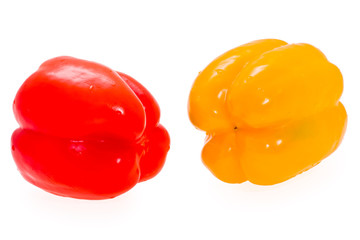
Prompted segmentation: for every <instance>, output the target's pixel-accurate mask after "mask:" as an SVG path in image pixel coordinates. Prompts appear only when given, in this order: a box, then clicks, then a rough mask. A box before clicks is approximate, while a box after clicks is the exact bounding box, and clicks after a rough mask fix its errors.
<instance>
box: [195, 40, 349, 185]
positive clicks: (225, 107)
mask: <svg viewBox="0 0 360 240" xmlns="http://www.w3.org/2000/svg"><path fill="white" fill-rule="evenodd" d="M342 91H343V79H342V75H341V72H340V70H339V69H338V68H337V67H336V66H335V65H334V64H332V63H330V62H329V61H328V60H327V58H326V57H325V55H324V54H323V53H322V52H321V51H320V50H319V49H317V48H315V47H313V46H311V45H309V44H304V43H300V44H288V43H286V42H284V41H281V40H276V39H264V40H257V41H253V42H250V43H247V44H244V45H242V46H239V47H237V48H234V49H232V50H230V51H228V52H226V53H224V54H222V55H221V56H219V57H218V58H216V59H215V60H214V61H212V62H211V63H210V64H209V65H208V66H207V67H206V68H205V69H204V70H203V71H202V72H200V73H199V75H198V77H197V78H196V80H195V82H194V84H193V86H192V89H191V91H190V96H189V101H188V113H189V118H190V120H191V122H192V124H193V125H194V126H195V127H196V128H198V129H200V130H202V131H205V132H206V134H207V137H206V142H205V146H204V148H203V150H202V160H203V163H204V164H205V165H206V166H207V168H208V169H209V170H210V171H211V172H212V173H213V174H214V175H215V176H216V177H217V178H218V179H220V180H222V181H224V182H227V183H242V182H245V181H250V182H252V183H254V184H258V185H272V184H277V183H280V182H283V181H286V180H288V179H290V178H292V177H294V176H296V175H298V174H300V173H302V172H304V171H306V170H308V169H310V168H311V167H313V166H315V165H317V164H318V163H319V162H320V161H321V160H322V159H324V158H326V157H327V156H329V155H330V154H331V153H332V152H334V151H335V150H336V148H337V147H338V146H339V144H340V143H341V140H342V138H343V136H344V134H345V130H346V124H347V114H346V111H345V108H344V106H343V105H342V103H341V102H340V101H339V99H340V97H341V94H342Z"/></svg>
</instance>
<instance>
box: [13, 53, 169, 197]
mask: <svg viewBox="0 0 360 240" xmlns="http://www.w3.org/2000/svg"><path fill="white" fill-rule="evenodd" d="M13 109H14V113H15V117H16V120H17V121H18V123H19V124H20V128H18V129H17V130H15V131H14V133H13V135H12V139H11V142H12V154H13V157H14V159H15V163H16V165H17V167H18V169H19V171H20V173H21V174H22V175H23V177H24V178H25V179H26V180H27V181H29V182H30V183H32V184H34V185H36V186H38V187H40V188H42V189H44V190H46V191H48V192H51V193H54V194H56V195H60V196H67V197H73V198H81V199H106V198H113V197H116V196H118V195H119V194H122V193H124V192H126V191H128V190H129V189H130V188H132V187H133V186H134V185H135V184H136V183H138V182H140V181H145V180H148V179H150V178H152V177H154V176H155V175H156V174H157V173H158V172H159V171H160V170H161V168H162V167H163V165H164V162H165V158H166V154H167V152H168V150H169V147H170V138H169V135H168V133H167V131H166V129H165V128H164V127H163V126H162V125H161V124H159V119H160V109H159V105H158V104H157V102H156V100H155V99H154V97H153V96H152V95H151V94H150V93H149V91H148V90H147V89H146V88H145V87H144V86H142V85H141V84H140V83H138V82H137V81H136V80H134V79H133V78H132V77H130V76H128V75H126V74H124V73H120V72H115V71H113V70H111V69H110V68H108V67H106V66H103V65H101V64H98V63H94V62H89V61H85V60H80V59H76V58H72V57H57V58H54V59H50V60H48V61H46V62H44V63H43V64H42V65H41V66H40V68H39V69H38V70H37V71H36V72H35V73H34V74H32V75H31V76H30V77H29V78H28V79H27V80H26V81H25V82H24V84H23V85H22V86H21V88H20V89H19V91H18V93H17V95H16V97H15V101H14V104H13Z"/></svg>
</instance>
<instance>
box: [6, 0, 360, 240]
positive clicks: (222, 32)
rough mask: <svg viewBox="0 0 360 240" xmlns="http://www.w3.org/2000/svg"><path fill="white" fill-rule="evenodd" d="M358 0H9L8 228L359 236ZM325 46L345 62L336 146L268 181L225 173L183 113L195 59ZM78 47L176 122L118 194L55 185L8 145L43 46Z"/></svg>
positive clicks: (34, 232) (170, 235)
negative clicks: (265, 43)
mask: <svg viewBox="0 0 360 240" xmlns="http://www.w3.org/2000/svg"><path fill="white" fill-rule="evenodd" d="M357 2H358V1H357V0H354V1H346V0H339V1H331V0H327V1H316V0H312V1H306V0H301V1H289V0H287V1H276V0H271V1H265V0H264V1H252V0H247V1H220V0H218V1H210V0H208V1H195V0H193V1H176V2H175V1H155V0H151V1H120V0H119V1H112V2H110V1H90V0H88V1H75V0H71V1H64V0H63V1H58V2H55V1H34V0H31V1H15V0H14V1H10V0H9V1H6V0H1V2H0V81H1V87H0V98H1V99H0V107H1V109H0V114H1V118H0V121H1V124H0V150H1V151H0V154H1V155H0V184H1V185H0V221H1V223H0V239H246V240H248V239H360V233H359V231H360V230H359V227H360V197H359V191H360V187H359V183H360V174H359V171H360V155H359V151H360V150H359V142H360V141H359V135H360V127H359V126H360V114H359V112H360V94H359V87H360V86H359V70H360V67H359V66H360V65H359V64H360V60H359V54H360V47H359V45H360V37H359V35H358V34H359V25H360V14H359V6H357V4H356V3H357ZM261 38H279V39H282V40H285V41H287V42H290V43H295V42H306V43H310V44H313V45H314V46H316V47H318V48H320V49H321V50H322V51H323V52H324V53H325V54H326V55H327V57H328V58H329V60H330V61H332V62H333V63H335V64H336V65H337V66H338V67H339V68H340V69H341V71H342V73H343V76H344V82H345V90H344V94H343V97H342V102H343V103H344V105H345V107H346V109H347V111H348V115H349V123H348V129H347V133H346V135H345V139H344V141H343V143H342V145H341V146H340V148H339V149H338V150H337V151H336V152H335V153H334V154H332V155H331V156H330V157H328V158H327V159H326V160H324V161H323V162H322V163H321V164H319V165H318V166H316V167H315V168H313V169H311V170H310V171H308V172H306V173H303V174H301V175H300V176H297V177H296V178H294V179H292V180H290V181H287V182H285V183H281V184H278V185H275V186H270V187H261V186H256V185H252V184H250V183H244V184H240V185H230V184H225V183H222V182H221V181H219V180H217V179H216V178H215V177H213V176H212V175H211V174H210V172H209V171H208V170H207V169H206V168H205V167H204V166H203V164H202V162H201V159H200V152H201V149H202V146H203V141H204V133H202V132H200V131H197V130H196V129H195V128H194V127H193V126H192V125H191V124H190V122H189V120H188V117H187V97H188V93H189V91H190V88H191V85H192V82H193V80H194V79H195V77H196V76H197V74H198V72H199V71H200V70H202V69H203V68H204V67H205V66H206V65H207V64H208V63H209V62H210V61H212V60H213V59H214V58H215V57H217V56H218V55H220V54H221V53H223V52H225V51H227V50H229V49H231V48H233V47H236V46H238V45H241V44H243V43H246V42H249V41H252V40H256V39H261ZM60 55H70V56H74V57H78V58H83V59H87V60H92V61H96V62H99V63H102V64H105V65H107V66H109V67H111V68H113V69H116V70H119V71H122V72H125V73H127V74H129V75H131V76H133V77H134V78H136V79H137V80H138V81H140V82H141V83H143V84H144V85H145V86H146V87H147V88H148V89H149V90H150V91H151V92H152V93H153V95H154V96H155V97H156V99H157V100H158V102H159V104H160V106H161V110H162V119H161V122H162V123H163V125H164V126H165V127H166V128H167V129H168V131H169V133H170V135H171V141H172V144H171V150H170V152H169V154H168V158H167V162H166V164H165V167H164V168H163V170H162V172H161V173H160V174H159V175H158V176H157V177H156V178H154V179H152V180H150V181H148V182H145V183H141V184H138V185H136V186H135V187H134V188H133V189H132V190H130V191H129V192H127V193H126V194H123V195H121V196H119V197H117V198H115V199H112V200H104V201H86V200H75V199H70V198H62V197H57V196H54V195H51V194H49V193H46V192H44V191H42V190H41V189H38V188H36V187H34V186H32V185H31V184H29V183H27V182H26V181H25V180H24V179H23V178H22V177H21V176H20V174H19V173H18V171H17V169H16V166H15V164H14V162H13V160H12V157H11V153H10V136H11V133H12V131H13V130H14V129H16V128H17V123H16V121H15V119H14V117H13V113H12V101H13V98H14V96H15V94H16V91H17V89H18V88H19V87H20V85H21V84H22V82H23V81H24V80H25V79H26V78H27V77H28V76H29V75H30V74H31V73H32V72H34V71H35V70H36V69H37V67H38V66H39V65H40V64H41V63H42V62H43V61H45V60H47V59H49V58H52V57H56V56H60Z"/></svg>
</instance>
